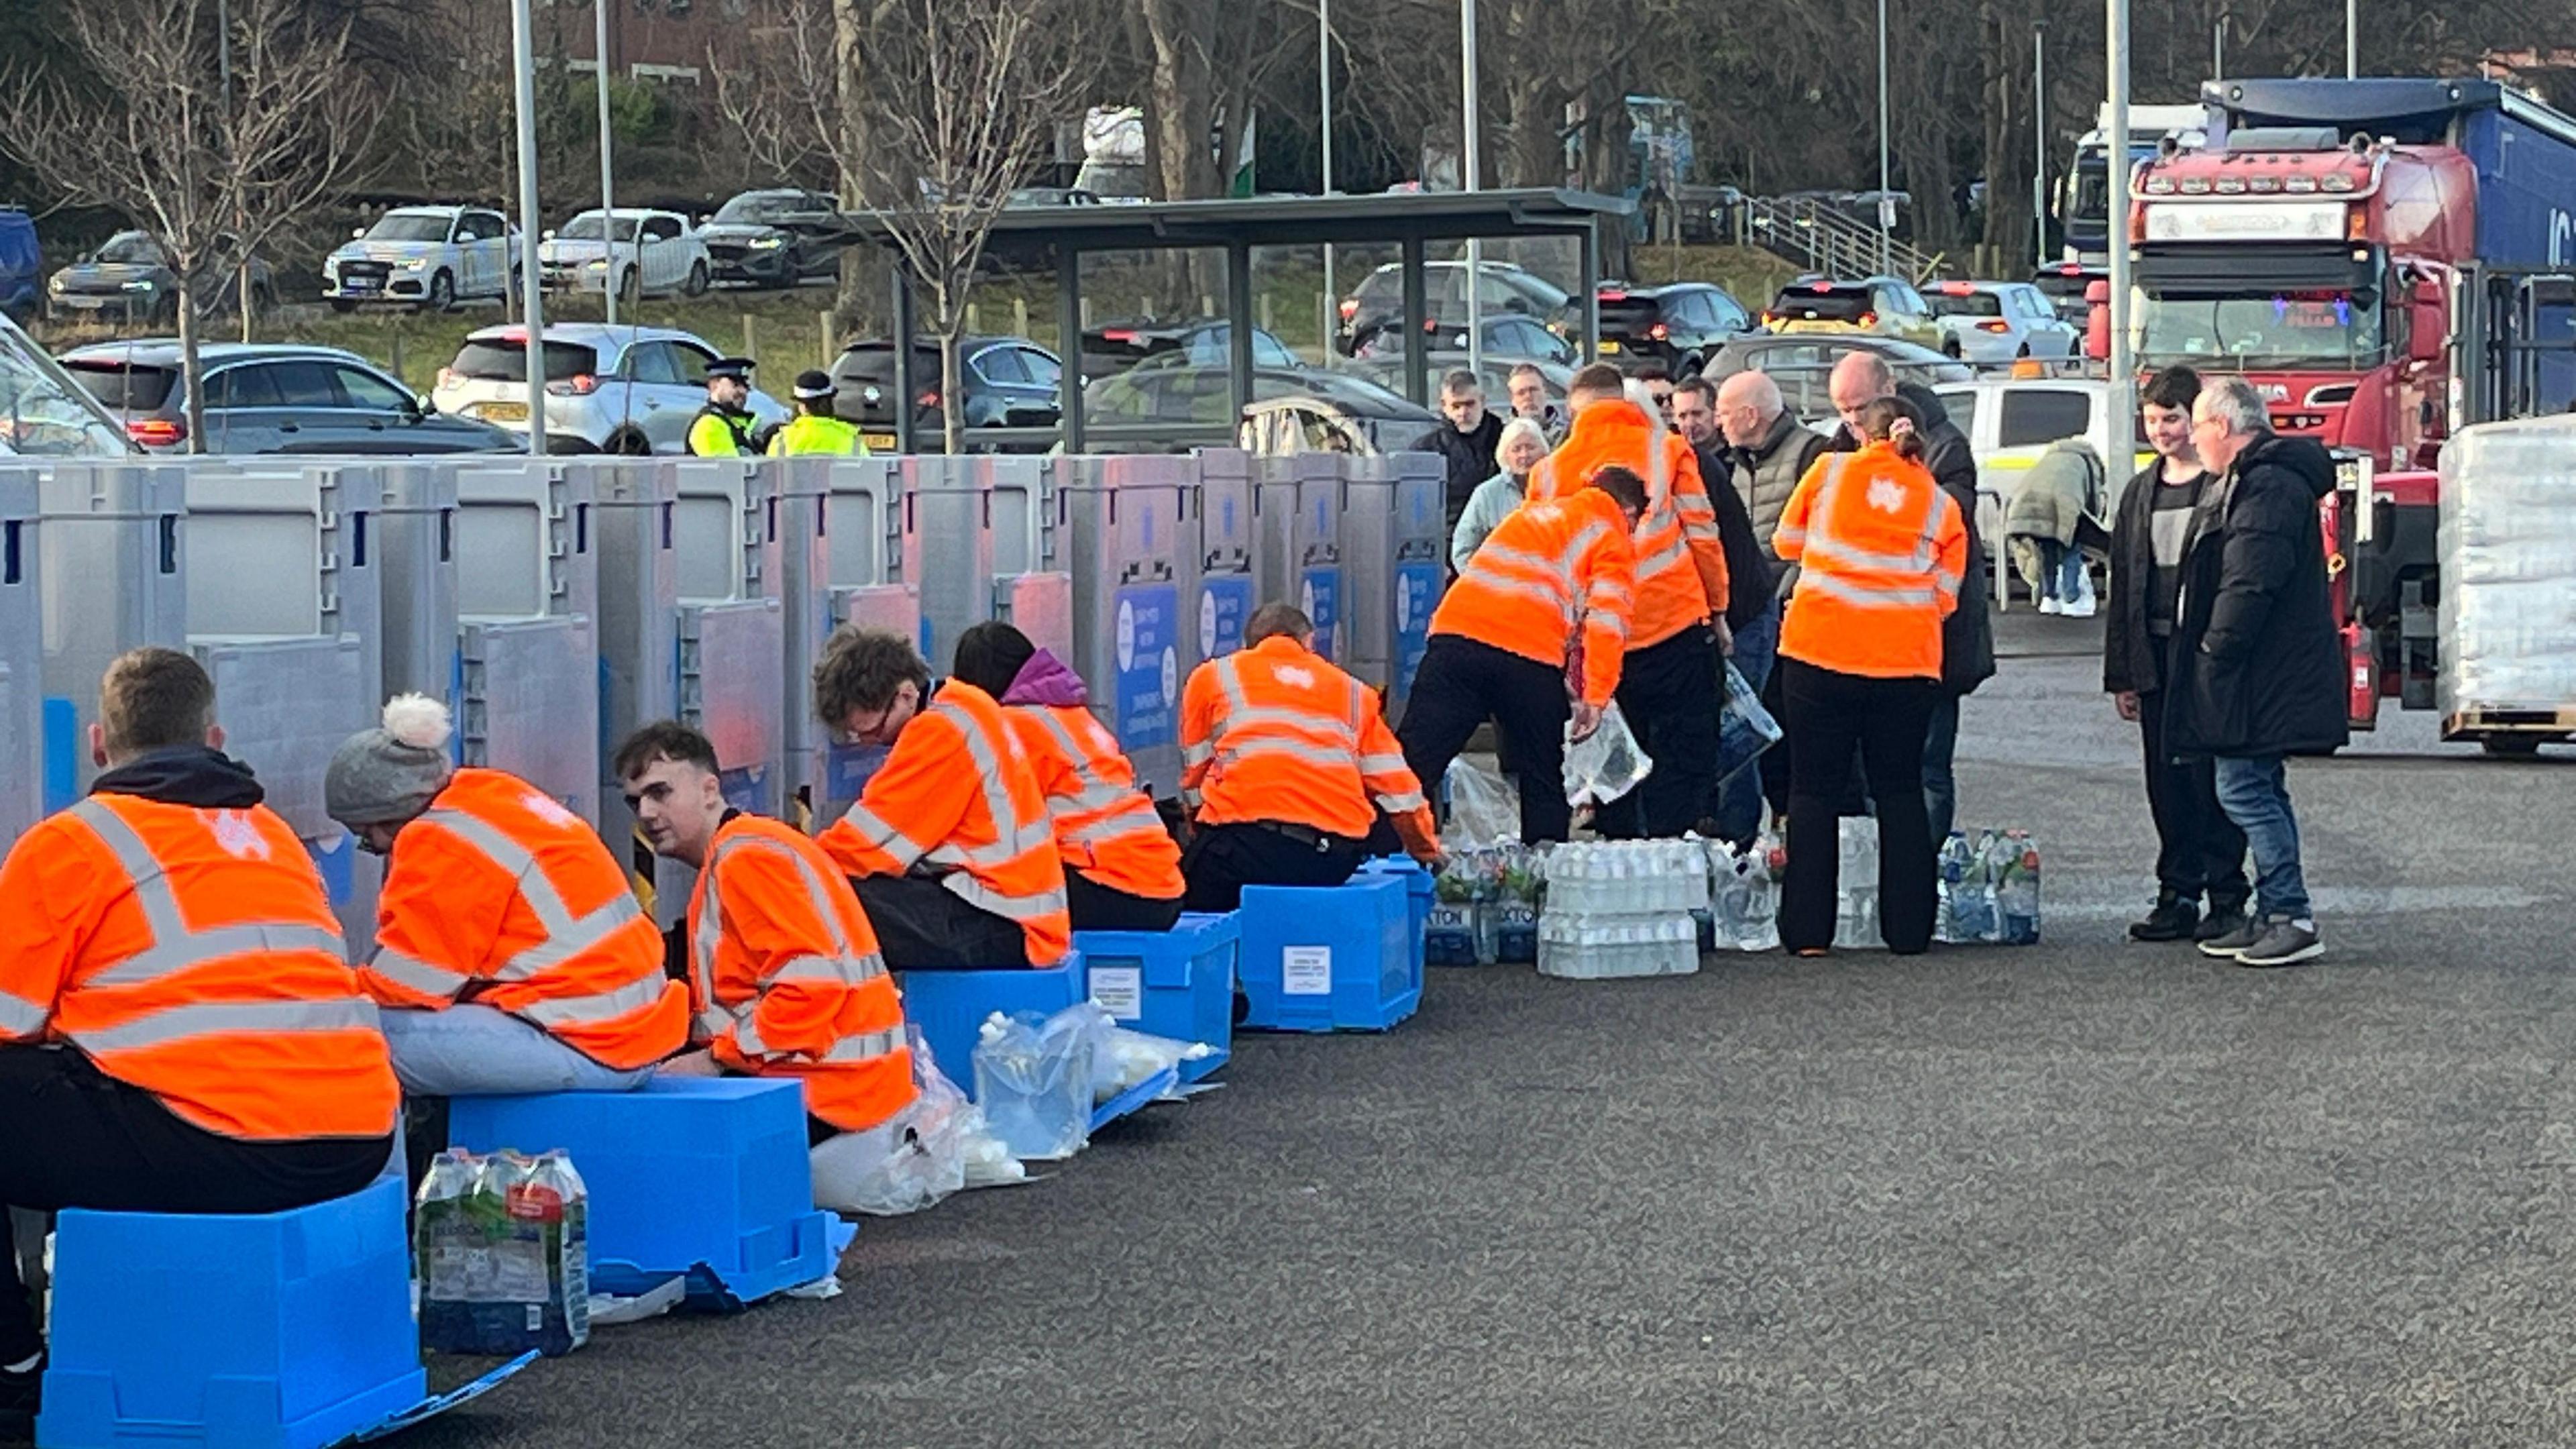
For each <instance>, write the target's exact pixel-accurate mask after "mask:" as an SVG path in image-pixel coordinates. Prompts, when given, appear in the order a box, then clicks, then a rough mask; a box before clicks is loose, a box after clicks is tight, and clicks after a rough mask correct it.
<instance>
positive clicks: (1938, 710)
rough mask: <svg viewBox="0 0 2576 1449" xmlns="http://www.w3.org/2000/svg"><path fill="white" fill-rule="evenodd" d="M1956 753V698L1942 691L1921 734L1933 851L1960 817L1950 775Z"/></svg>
mask: <svg viewBox="0 0 2576 1449" xmlns="http://www.w3.org/2000/svg"><path fill="white" fill-rule="evenodd" d="M1958 751H1959V696H1957V695H1955V694H1952V693H1951V692H1950V691H1948V690H1946V689H1945V690H1943V691H1941V698H1940V700H1939V701H1938V702H1937V703H1935V704H1934V705H1933V706H1932V723H1931V726H1930V728H1928V729H1926V730H1925V731H1924V734H1923V813H1924V814H1926V815H1928V816H1930V817H1931V819H1932V848H1933V849H1934V850H1936V851H1937V850H1939V849H1940V848H1941V843H1942V842H1943V841H1945V840H1948V839H1949V838H1950V826H1951V822H1952V820H1954V819H1955V818H1956V817H1957V815H1958V813H1959V779H1958V776H1956V775H1953V774H1952V773H1950V757H1951V756H1952V755H1954V754H1957V753H1958Z"/></svg>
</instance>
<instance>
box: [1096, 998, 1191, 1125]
mask: <svg viewBox="0 0 2576 1449" xmlns="http://www.w3.org/2000/svg"><path fill="white" fill-rule="evenodd" d="M1067 1009H1068V1010H1071V1011H1083V1012H1088V1013H1089V1015H1088V1020H1089V1021H1090V1023H1091V1100H1092V1102H1093V1103H1094V1104H1098V1103H1102V1102H1107V1101H1109V1100H1111V1099H1113V1098H1115V1097H1117V1096H1119V1095H1120V1094H1122V1093H1125V1092H1131V1091H1134V1090H1135V1089H1136V1088H1138V1087H1141V1086H1143V1085H1144V1084H1145V1083H1147V1082H1149V1081H1151V1080H1153V1078H1154V1076H1155V1074H1156V1073H1159V1072H1164V1071H1168V1070H1170V1069H1171V1068H1173V1067H1177V1066H1179V1065H1180V1064H1181V1063H1183V1062H1195V1061H1199V1060H1201V1059H1203V1058H1205V1057H1206V1056H1207V1055H1208V1054H1209V1052H1210V1051H1212V1050H1213V1048H1211V1047H1209V1046H1208V1045H1207V1044H1206V1043H1204V1042H1194V1041H1175V1040H1174V1039H1172V1038H1170V1037H1166V1036H1153V1035H1150V1034H1148V1033H1146V1032H1141V1031H1130V1030H1129V1029H1127V1028H1126V1027H1123V1026H1120V1025H1119V1024H1118V1021H1117V1019H1116V1018H1115V1017H1112V1016H1111V1015H1110V1014H1109V1013H1108V1011H1106V1010H1105V1009H1103V1008H1102V1007H1101V1005H1100V1004H1099V1003H1098V1002H1096V1001H1087V1002H1084V1003H1082V1004H1081V1005H1078V1006H1074V1007H1069V1008H1067Z"/></svg>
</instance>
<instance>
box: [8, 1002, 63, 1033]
mask: <svg viewBox="0 0 2576 1449" xmlns="http://www.w3.org/2000/svg"><path fill="white" fill-rule="evenodd" d="M52 1019H53V1013H51V1012H49V1011H47V1010H46V1009H45V1008H44V1007H42V1006H39V1005H37V1004H36V1003H35V1002H32V1001H29V1000H28V999H27V998H25V997H23V996H16V995H12V994H11V993H9V992H6V991H0V1032H5V1033H7V1034H8V1035H10V1036H21V1037H23V1036H34V1035H35V1034H36V1033H38V1032H40V1031H43V1030H44V1029H45V1023H46V1022H48V1021H50V1020H52Z"/></svg>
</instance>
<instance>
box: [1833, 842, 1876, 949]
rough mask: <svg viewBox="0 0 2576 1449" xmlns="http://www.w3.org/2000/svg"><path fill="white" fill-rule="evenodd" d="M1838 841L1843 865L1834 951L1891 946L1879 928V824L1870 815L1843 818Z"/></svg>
mask: <svg viewBox="0 0 2576 1449" xmlns="http://www.w3.org/2000/svg"><path fill="white" fill-rule="evenodd" d="M1840 835H1841V839H1840V840H1839V841H1837V842H1836V844H1837V846H1838V847H1839V850H1840V853H1841V864H1840V866H1839V867H1838V868H1837V870H1836V871H1835V875H1834V882H1835V887H1836V892H1837V893H1836V895H1835V897H1834V949H1835V950H1837V951H1876V950H1879V949H1881V948H1883V947H1885V946H1886V945H1887V942H1886V940H1885V939H1884V938H1883V937H1882V936H1881V935H1880V934H1879V928H1878V821H1877V819H1876V818H1875V817H1873V816H1868V815H1846V816H1844V817H1843V818H1842V829H1841V832H1840Z"/></svg>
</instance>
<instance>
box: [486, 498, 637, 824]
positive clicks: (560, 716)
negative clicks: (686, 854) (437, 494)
mask: <svg viewBox="0 0 2576 1449" xmlns="http://www.w3.org/2000/svg"><path fill="white" fill-rule="evenodd" d="M454 482H455V489H456V515H455V522H454V528H453V535H454V539H453V541H454V548H453V554H454V559H455V579H456V606H457V616H458V631H457V633H458V638H457V646H456V660H457V662H456V684H455V687H454V698H455V701H456V722H457V759H458V761H459V763H462V764H468V765H480V766H484V767H487V768H490V769H495V770H506V771H508V772H509V773H510V774H513V775H516V776H518V777H519V778H520V779H522V780H525V781H527V782H528V783H530V784H532V785H535V786H536V787H537V788H539V789H541V790H543V791H545V792H546V793H547V794H548V795H551V796H553V797H554V798H556V799H558V800H561V801H562V802H563V803H564V807H565V808H566V809H568V810H571V811H572V812H573V813H574V814H576V815H579V816H580V817H582V818H583V819H585V820H589V821H592V822H594V823H597V822H598V821H599V819H600V775H601V767H600V756H601V747H600V718H601V715H600V710H601V707H602V703H603V700H602V696H603V694H604V693H605V690H606V681H605V677H604V673H603V671H602V669H601V666H600V655H599V629H598V619H597V615H598V609H599V552H598V541H597V537H596V527H597V517H596V509H595V507H594V503H595V500H594V498H593V495H592V488H593V481H592V478H591V475H590V473H589V471H588V470H587V469H586V467H584V466H583V465H578V464H573V463H568V462H565V461H562V460H557V459H528V460H525V461H521V462H507V461H500V460H495V461H493V462H490V463H482V462H475V463H467V464H460V465H458V466H457V467H456V469H455V474H454Z"/></svg>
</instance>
